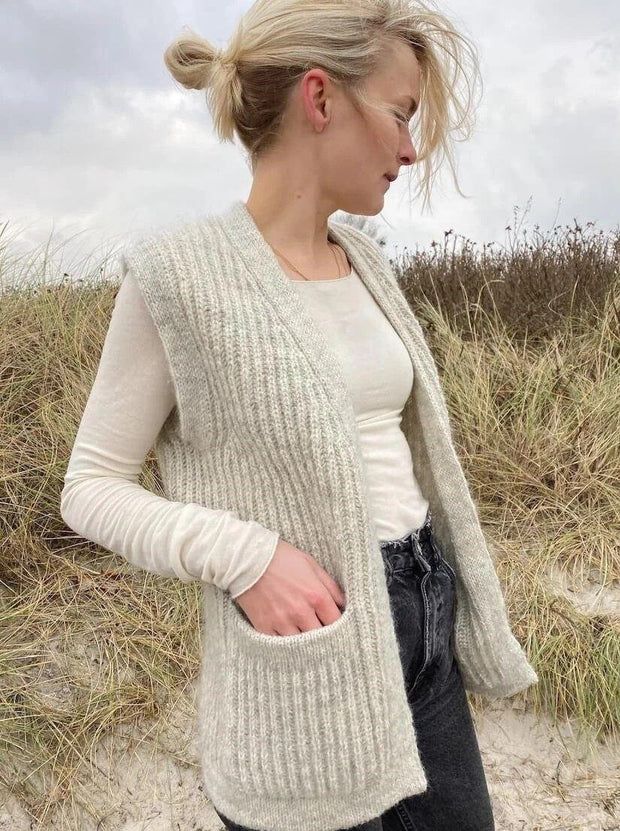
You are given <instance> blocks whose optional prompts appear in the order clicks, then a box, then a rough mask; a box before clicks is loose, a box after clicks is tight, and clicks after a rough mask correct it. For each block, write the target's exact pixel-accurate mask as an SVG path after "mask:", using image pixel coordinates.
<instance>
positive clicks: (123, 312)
mask: <svg viewBox="0 0 620 831" xmlns="http://www.w3.org/2000/svg"><path fill="white" fill-rule="evenodd" d="M174 406H175V394H174V386H173V383H172V378H171V375H170V370H169V366H168V364H167V359H166V355H165V352H164V349H163V346H162V344H161V340H160V338H159V335H158V333H157V330H156V328H155V325H154V322H153V320H152V318H151V316H150V314H149V311H148V308H147V306H146V304H145V302H144V300H143V298H142V296H141V293H140V290H139V287H138V285H137V283H136V281H135V280H134V279H133V278H132V274H131V272H130V271H129V272H127V273H126V275H125V277H124V279H123V282H122V283H121V287H120V289H119V291H118V294H117V296H116V302H115V306H114V309H113V312H112V316H111V319H110V324H109V328H108V331H107V334H106V338H105V342H104V346H103V350H102V353H101V358H100V362H99V366H98V370H97V374H96V377H95V381H94V383H93V386H92V389H91V392H90V395H89V398H88V401H87V403H86V407H85V409H84V412H83V415H82V419H81V421H80V425H79V428H78V431H77V435H76V438H75V443H74V446H73V449H72V452H71V457H70V460H69V464H68V467H67V471H66V474H65V477H64V487H63V490H62V493H61V498H60V513H61V516H62V518H63V520H64V521H65V522H66V523H67V525H68V526H69V527H70V528H72V529H73V530H74V531H76V532H77V533H78V534H80V535H81V536H83V537H85V538H87V539H90V540H92V541H93V542H96V543H97V544H98V545H101V546H103V547H104V548H107V549H109V550H110V551H113V552H115V553H116V554H120V555H122V556H123V557H125V558H126V559H127V560H128V561H129V562H131V563H133V564H134V565H136V566H137V567H138V568H141V569H144V570H146V571H150V572H153V573H155V574H160V575H162V576H163V577H178V578H179V579H180V580H182V581H184V582H189V581H191V580H201V581H203V582H208V583H214V584H215V585H217V586H219V587H220V588H221V589H223V590H227V591H229V592H230V593H231V595H232V597H236V596H237V595H239V594H241V592H243V591H245V590H246V589H248V588H250V587H251V586H253V585H254V583H255V582H257V581H258V579H259V578H260V577H261V576H262V574H263V573H264V571H265V570H266V569H267V567H268V565H269V563H270V562H271V558H272V556H273V554H274V552H275V547H276V545H277V543H278V540H279V535H278V534H277V533H275V532H274V531H271V530H269V529H267V528H265V527H264V526H262V525H260V524H259V523H257V522H253V521H249V522H248V521H245V520H242V519H240V518H239V517H238V516H236V515H235V514H234V513H233V512H231V511H224V510H213V509H210V508H207V507H205V506H202V505H198V504H195V503H182V502H174V501H171V500H168V499H165V498H164V497H162V496H158V495H157V494H154V493H152V492H151V491H148V490H146V489H145V488H143V487H142V486H141V485H139V484H138V476H139V473H140V471H141V469H142V466H143V464H144V460H145V458H146V456H147V454H148V451H149V449H150V448H151V447H152V446H153V444H154V442H155V439H156V438H157V435H158V433H159V430H160V429H161V427H162V425H163V424H164V422H165V420H166V418H167V417H168V415H169V413H170V411H171V410H172V408H173V407H174Z"/></svg>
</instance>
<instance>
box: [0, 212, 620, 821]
mask: <svg viewBox="0 0 620 831" xmlns="http://www.w3.org/2000/svg"><path fill="white" fill-rule="evenodd" d="M510 230H512V229H510ZM535 230H536V233H535V234H534V237H533V239H531V240H530V239H528V237H527V232H526V233H525V234H524V237H525V239H524V241H521V240H520V239H516V238H515V239H514V240H512V241H511V243H510V244H509V245H508V246H506V247H504V248H499V249H498V248H495V247H494V246H493V245H485V246H483V248H482V251H481V252H480V251H479V250H477V247H476V245H475V244H473V243H471V242H470V241H468V240H464V241H463V243H462V244H461V245H460V246H457V244H456V239H457V238H456V235H454V233H453V232H452V231H447V232H446V234H445V238H444V240H443V244H434V245H432V246H431V247H430V250H423V251H417V252H416V253H415V254H412V253H410V252H409V253H407V254H405V255H404V256H403V257H402V258H401V259H399V260H398V261H393V265H394V267H395V270H396V271H397V274H398V276H399V279H400V281H401V285H402V287H403V290H404V292H405V294H406V296H407V297H408V300H409V302H410V303H411V305H412V307H413V309H414V311H415V312H416V314H417V316H418V319H419V320H420V322H421V323H422V325H423V327H424V328H425V330H426V333H427V337H428V340H429V344H430V346H431V348H432V350H433V353H434V355H435V358H436V361H437V364H438V367H439V371H440V374H441V376H442V379H443V385H444V390H445V393H446V398H447V401H448V406H449V409H450V413H451V416H452V423H453V427H454V435H455V441H456V442H457V445H458V450H459V454H460V457H461V460H462V462H463V465H464V468H465V470H466V474H467V477H468V481H469V483H470V485H471V488H472V493H473V495H474V498H475V500H476V503H477V505H478V508H479V512H480V515H481V519H482V521H483V525H484V528H485V533H486V534H487V536H488V538H489V540H490V541H492V550H493V552H494V556H495V557H496V564H497V568H498V573H499V574H500V579H501V580H502V584H503V587H504V590H505V593H506V598H507V606H508V608H509V613H510V617H511V621H512V624H513V627H514V630H515V632H516V634H517V636H518V637H519V639H520V641H521V642H522V643H523V645H524V646H525V648H526V649H527V651H528V654H529V656H530V658H531V660H532V662H533V663H534V665H535V667H536V669H537V671H538V673H539V677H540V683H539V684H538V685H536V686H535V687H533V688H531V689H530V690H528V691H527V692H526V693H524V694H523V698H524V699H525V700H526V701H527V702H528V704H530V705H531V706H532V707H534V708H536V709H539V710H544V711H546V712H548V713H551V714H552V715H554V716H556V717H558V718H561V717H563V716H565V715H568V716H573V717H576V718H577V719H578V720H579V723H580V724H582V725H583V727H584V729H587V730H588V731H591V734H592V736H593V737H596V736H599V735H602V734H614V735H615V734H616V733H617V729H618V720H619V715H620V683H619V675H618V672H619V669H618V668H619V667H620V639H619V637H618V635H619V628H620V623H619V620H618V616H617V614H616V613H615V611H614V608H613V606H610V607H609V608H608V609H605V608H603V610H602V611H601V610H599V611H597V612H596V613H592V612H591V611H590V612H589V611H588V610H587V609H584V608H583V607H579V606H578V605H576V604H575V603H572V602H571V601H570V599H569V598H568V597H566V596H564V595H563V594H562V593H559V592H558V591H557V588H556V586H555V585H554V584H553V582H552V581H551V579H550V575H551V574H552V570H553V567H554V566H555V567H560V568H561V569H562V570H563V571H564V572H566V573H570V574H572V575H573V576H575V577H577V578H578V577H580V576H581V577H582V578H584V579H585V578H586V577H589V578H590V579H596V580H598V581H599V582H600V586H601V592H603V593H608V595H609V597H613V593H614V591H617V590H618V586H619V584H620V454H619V452H618V450H619V436H620V430H619V429H618V412H620V312H619V309H620V297H619V295H620V290H619V286H620V272H619V255H620V238H619V235H618V233H617V232H615V233H604V232H602V231H598V232H597V231H596V230H595V229H594V224H593V223H587V224H586V226H585V228H582V227H580V226H578V225H577V224H575V227H566V228H565V229H561V228H560V227H559V226H556V228H555V229H553V232H552V233H551V234H550V235H547V236H543V235H541V234H540V233H539V229H538V228H536V229H535ZM0 237H1V235H0ZM48 254H49V249H47V248H46V249H45V251H43V252H42V253H41V256H40V257H39V258H36V257H31V258H27V257H26V258H25V257H20V258H12V257H11V248H10V246H9V245H1V246H0V286H2V290H1V294H0V392H1V395H0V420H1V421H0V427H1V429H2V435H3V441H2V443H1V446H0V524H1V525H0V533H1V535H2V555H1V557H0V581H1V583H0V788H4V789H5V790H6V791H12V792H13V793H14V794H16V795H18V796H19V799H20V800H21V802H22V804H24V805H25V806H27V808H28V810H29V812H30V813H31V815H32V816H33V817H34V818H36V820H37V821H38V822H39V823H45V822H46V821H47V820H51V818H52V817H54V816H55V814H56V813H57V811H58V810H59V809H60V807H61V806H63V805H64V804H65V803H66V802H67V800H75V801H76V804H80V805H82V806H84V807H85V809H86V810H87V811H88V810H89V781H90V776H91V774H92V771H93V767H92V766H93V765H96V761H95V751H96V749H97V747H98V746H99V744H100V742H101V740H102V739H103V738H105V737H110V736H116V735H119V736H120V735H124V734H127V731H131V730H133V729H134V728H135V729H138V730H140V732H141V733H144V734H145V737H144V740H146V741H149V740H151V741H154V739H153V735H152V734H151V733H150V731H152V730H153V726H154V725H158V724H160V723H161V722H162V720H165V719H166V718H167V715H168V714H169V712H170V711H171V709H174V708H175V707H179V706H180V707H186V708H188V707H189V704H188V700H189V697H188V695H187V690H188V688H189V685H190V684H191V682H192V681H193V680H194V679H195V678H196V676H197V673H198V668H199V660H200V628H199V613H200V600H201V597H200V586H199V584H197V583H193V584H181V583H180V582H179V581H175V580H168V579H163V578H159V577H157V576H154V575H151V574H147V573H145V572H138V571H136V570H135V569H134V568H133V567H131V566H130V565H129V564H128V563H126V562H125V561H124V560H123V559H122V558H121V557H118V556H116V555H113V554H111V553H110V552H107V551H104V550H101V549H100V548H98V547H97V546H96V545H94V544H93V543H90V542H89V541H87V540H84V539H82V538H80V537H77V536H76V535H75V534H74V533H73V532H72V531H71V529H69V528H67V527H66V526H65V525H64V523H63V521H62V519H61V517H60V514H59V497H60V491H61V488H62V483H63V482H62V480H63V475H64V472H65V469H66V464H67V460H68V456H69V453H70V451H71V447H72V443H73V438H74V435H75V431H76V429H77V424H78V422H79V419H80V417H81V413H82V410H83V407H84V404H85V401H86V398H87V395H88V392H89V390H90V387H91V384H92V381H93V379H94V375H95V372H96V369H97V363H98V357H99V354H100V350H101V347H102V344H103V339H104V337H105V333H106V330H107V324H108V320H109V316H110V314H111V310H112V306H113V302H114V298H115V293H116V290H117V288H118V279H113V278H117V277H118V275H117V274H115V273H114V269H113V268H108V267H107V259H106V261H105V262H104V264H103V265H97V267H96V268H95V269H94V270H91V271H90V272H89V271H88V269H85V270H84V272H83V273H82V274H81V276H80V277H79V278H77V279H76V278H75V276H71V275H70V274H68V273H67V272H64V273H61V274H60V275H54V279H52V278H51V277H52V276H51V274H49V273H48V272H49V271H50V269H49V261H48ZM42 258H44V261H42ZM109 259H110V260H111V259H112V258H109ZM16 271H19V274H16ZM41 275H45V276H44V277H43V278H42V277H41ZM58 276H60V277H62V279H60V280H57V279H56V278H57V277H58ZM16 277H19V279H16ZM141 484H143V485H144V486H145V487H147V488H150V489H152V490H154V491H156V492H158V493H162V490H161V482H160V479H159V474H158V471H157V468H156V465H155V460H154V457H153V456H152V455H150V456H149V458H148V459H147V463H146V465H145V468H144V471H143V474H142V478H141ZM472 701H473V703H474V705H475V704H476V697H475V696H473V697H472ZM168 750H169V752H170V753H171V754H175V753H179V749H178V746H171V747H169V748H168ZM93 811H94V809H93Z"/></svg>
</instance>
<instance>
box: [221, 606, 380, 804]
mask: <svg viewBox="0 0 620 831" xmlns="http://www.w3.org/2000/svg"><path fill="white" fill-rule="evenodd" d="M226 602H229V603H233V604H234V601H233V600H232V599H230V596H229V595H228V596H226V601H225V603H226ZM235 605H236V604H235ZM224 618H225V630H226V678H225V680H224V682H223V689H224V705H223V707H222V722H221V724H220V725H219V730H218V736H217V749H216V753H217V756H218V765H219V768H220V772H221V774H222V775H223V776H225V777H226V778H228V779H231V780H234V781H235V782H237V783H238V784H239V787H240V789H241V790H243V791H244V792H249V793H255V794H257V795H261V794H262V795H265V796H269V797H273V798H295V797H303V796H311V797H315V796H320V795H321V794H327V793H329V792H330V791H332V790H337V791H339V792H340V793H353V792H354V791H355V790H358V789H360V788H362V787H364V785H365V784H366V783H368V782H369V781H370V780H372V779H374V778H376V777H377V776H379V775H380V774H381V772H382V771H383V770H385V767H386V764H387V760H388V759H389V755H390V747H391V745H390V735H389V730H387V720H388V719H387V712H386V706H387V705H386V699H387V696H386V694H385V691H384V688H383V684H382V683H376V679H381V680H382V679H383V677H384V676H383V672H382V667H381V666H379V665H378V664H379V658H378V656H375V655H373V654H372V653H371V651H370V650H371V647H369V648H368V652H367V654H365V653H364V650H363V649H362V644H363V643H369V644H371V643H372V642H373V640H372V638H371V637H370V634H371V633H369V632H365V633H362V631H361V630H360V629H358V626H360V625H362V626H363V623H364V621H363V619H362V616H361V615H359V613H358V610H357V609H356V608H355V607H353V606H352V604H351V602H350V601H349V604H348V605H347V606H346V607H345V609H344V611H343V613H342V615H341V616H340V617H339V618H338V620H337V621H335V622H334V623H332V624H329V625H327V626H323V627H321V628H320V629H313V630H311V631H309V632H301V633H298V634H297V635H282V636H281V635H265V634H264V633H262V632H258V631H257V630H256V629H254V627H253V626H252V625H251V623H250V622H249V621H248V620H247V618H246V617H245V615H243V613H242V612H241V610H240V609H239V608H235V609H234V610H233V609H232V608H227V609H226V608H225V614H224ZM364 635H365V637H364ZM372 662H374V663H376V664H377V666H376V667H375V668H374V669H373V671H370V670H369V665H370V664H371V663H372ZM370 678H373V679H375V683H374V685H373V684H371V683H370V681H369V679H370Z"/></svg>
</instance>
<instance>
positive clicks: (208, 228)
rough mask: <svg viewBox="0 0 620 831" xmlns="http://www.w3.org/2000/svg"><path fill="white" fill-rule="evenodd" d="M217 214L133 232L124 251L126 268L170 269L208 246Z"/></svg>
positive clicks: (137, 269) (147, 271) (215, 227)
mask: <svg viewBox="0 0 620 831" xmlns="http://www.w3.org/2000/svg"><path fill="white" fill-rule="evenodd" d="M218 220H219V217H218V215H217V214H207V215H204V216H200V217H192V218H190V219H187V218H183V219H179V220H176V221H175V222H172V223H169V224H168V225H166V226H164V227H160V228H157V229H150V230H147V231H142V232H140V233H139V234H136V235H134V236H133V237H132V238H131V239H130V240H129V241H128V242H127V243H126V244H125V245H124V247H123V249H122V251H121V255H120V258H121V267H122V269H123V271H126V270H129V269H130V270H132V271H133V272H138V273H140V272H142V273H152V271H153V270H155V269H157V268H161V267H162V266H164V267H166V268H168V269H170V268H174V266H175V265H180V264H182V263H183V262H184V261H185V260H186V259H187V258H188V257H192V256H193V254H194V253H195V250H196V249H197V248H198V247H202V248H204V247H205V243H208V240H209V237H210V235H212V234H213V233H214V232H215V230H216V229H217V227H218Z"/></svg>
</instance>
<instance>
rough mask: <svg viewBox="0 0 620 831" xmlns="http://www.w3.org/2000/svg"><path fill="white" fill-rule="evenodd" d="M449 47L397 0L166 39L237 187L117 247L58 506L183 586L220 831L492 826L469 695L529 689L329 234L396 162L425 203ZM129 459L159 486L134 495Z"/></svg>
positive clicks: (384, 293) (474, 546)
mask: <svg viewBox="0 0 620 831" xmlns="http://www.w3.org/2000/svg"><path fill="white" fill-rule="evenodd" d="M461 40H463V39H462V38H461V36H459V35H457V33H456V32H455V31H454V29H453V28H452V27H451V25H450V24H449V22H448V21H447V20H446V18H445V17H443V16H441V15H440V14H439V13H437V12H435V11H432V10H429V9H428V8H426V7H425V6H424V5H422V4H421V3H413V2H397V0H393V1H391V0H385V1H384V2H369V0H330V1H329V2H326V1H325V0H312V2H307V1H306V0H259V2H256V3H255V4H254V5H253V6H252V7H251V8H250V9H249V10H248V11H247V13H246V14H245V15H244V17H243V18H242V20H241V22H240V24H239V27H238V28H237V30H236V32H235V34H234V36H233V38H232V41H231V44H230V46H229V48H228V49H227V50H226V51H225V52H219V51H217V50H216V49H214V48H213V47H212V46H211V45H210V44H209V43H207V42H206V41H204V40H202V39H201V38H200V37H199V36H198V35H195V34H193V33H192V34H190V35H184V36H182V37H181V38H179V39H178V40H177V41H176V42H175V43H174V44H173V45H172V46H171V47H170V48H169V49H168V51H167V52H166V56H165V59H166V64H167V66H168V67H169V69H170V70H171V72H172V74H173V76H174V77H175V78H176V79H177V80H178V81H180V82H181V83H182V84H184V85H185V86H186V87H189V88H194V89H202V88H205V89H207V90H208V95H209V97H210V102H211V108H212V113H213V118H214V123H215V126H216V129H217V131H218V134H219V135H220V137H221V138H223V139H225V140H226V139H231V138H232V137H233V135H234V134H236V135H238V136H239V138H240V140H241V142H242V144H243V146H244V147H245V148H246V150H247V151H248V152H249V155H250V161H251V167H252V173H253V183H252V189H251V192H250V196H249V198H248V200H247V202H242V201H240V200H237V201H235V202H234V203H233V204H232V205H229V206H227V207H226V208H225V209H224V210H223V211H222V212H221V213H219V214H212V215H209V216H206V217H201V218H200V219H194V220H190V221H184V222H182V223H180V224H179V225H178V226H176V227H174V228H171V229H168V230H165V231H159V232H157V233H153V234H150V235H146V236H144V237H143V238H142V239H140V240H138V241H137V242H135V243H134V244H133V245H132V246H130V247H128V249H127V250H126V252H125V254H124V255H123V258H122V265H123V273H124V280H123V283H122V285H121V288H120V291H119V293H118V295H117V301H116V305H115V308H114V312H113V315H112V320H111V322H110V327H109V331H108V334H107V337H106V342H105V345H104V349H103V353H102V356H101V362H100V366H99V371H98V373H97V377H96V380H95V383H94V385H93V389H92V391H91V395H90V397H89V400H88V403H87V406H86V409H85V411H84V415H83V418H82V421H81V424H80V428H79V431H78V435H77V437H76V441H75V447H74V449H73V453H72V457H71V460H70V463H69V467H68V470H67V475H66V477H65V482H66V484H65V488H64V490H63V497H62V504H61V512H62V515H63V517H64V519H65V520H66V522H67V523H68V524H69V525H70V526H71V527H72V528H74V529H75V530H76V531H78V532H79V533H81V534H83V535H84V536H86V537H88V538H90V539H92V540H95V541H96V542H98V543H100V544H101V545H103V546H105V547H106V548H108V549H110V550H112V551H116V552H118V553H120V554H122V555H124V556H125V557H127V558H128V559H129V560H130V561H131V562H133V563H135V564H136V565H138V566H139V567H140V568H144V569H147V570H149V571H152V572H156V573H158V574H162V575H166V576H176V577H178V578H179V579H181V580H186V581H189V580H195V579H198V580H200V581H201V582H202V585H203V590H204V605H203V613H204V633H203V644H204V647H203V663H202V671H201V677H200V696H199V707H198V718H197V725H196V726H197V732H198V736H199V748H200V756H201V763H202V774H203V779H204V787H205V791H206V793H207V795H208V796H209V798H210V799H211V801H212V804H213V806H214V807H215V809H216V811H217V813H218V814H219V816H220V817H221V819H222V820H223V821H224V823H225V825H226V827H227V828H230V829H266V831H335V830H336V829H344V828H352V827H355V828H359V829H365V831H379V829H384V831H385V830H388V829H389V831H392V830H393V829H413V828H415V829H434V830H435V831H438V829H445V830H446V831H447V829H451V831H452V830H453V829H459V831H465V829H471V830H472V831H473V829H476V831H487V829H492V828H493V827H494V824H493V814H492V809H491V804H490V799H489V794H488V790H487V786H486V781H485V777H484V771H483V768H482V763H481V758H480V753H479V749H478V745H477V741H476V735H475V732H474V728H473V723H472V717H471V712H470V709H469V706H468V701H467V697H466V690H471V691H474V692H477V693H481V694H484V695H486V696H488V697H490V698H497V697H505V696H510V695H513V694H514V693H516V692H518V691H520V690H523V689H525V688H527V687H528V686H530V685H531V684H533V683H536V681H537V680H538V678H537V675H536V673H535V671H534V669H533V668H532V666H531V665H530V664H529V663H528V660H527V657H526V655H525V653H524V652H523V650H522V648H521V646H520V644H519V643H518V641H517V640H516V639H515V637H514V635H513V634H512V632H511V629H510V625H509V621H508V618H507V613H506V609H505V604H504V598H503V595H502V592H501V588H500V584H499V581H498V578H497V575H496V573H495V570H494V567H493V563H492V560H491V557H490V554H489V551H488V549H487V547H486V544H485V538H484V535H483V532H482V529H481V527H480V523H479V521H478V516H477V511H476V508H475V506H474V504H473V502H472V500H471V496H470V494H469V490H468V486H467V483H466V481H465V477H464V475H463V471H462V469H461V466H460V463H459V461H458V459H457V457H456V454H455V451H454V446H453V443H452V437H451V432H450V422H449V418H448V413H447V409H446V405H445V400H444V397H443V394H442V391H441V386H440V381H439V377H438V374H437V371H436V368H435V365H434V361H433V358H432V355H431V353H430V351H429V349H428V347H427V345H426V343H425V340H424V336H423V332H422V329H421V327H420V326H419V324H418V322H417V320H416V318H415V316H414V315H413V313H412V311H411V309H410V308H409V306H408V304H407V302H406V300H405V298H404V296H403V294H402V292H401V291H400V289H399V287H398V284H397V281H396V278H395V275H394V273H393V271H392V269H391V267H390V265H389V262H388V261H387V260H386V258H385V257H384V256H383V254H382V252H381V250H380V248H379V246H378V245H377V244H376V243H375V242H374V241H373V240H372V239H371V238H370V237H369V236H368V235H366V234H364V233H363V232H361V231H359V230H357V229H355V228H353V227H352V226H350V225H347V224H342V223H337V222H333V221H329V217H330V215H331V214H332V213H334V211H336V210H337V209H342V210H344V211H347V212H349V213H351V214H360V215H374V214H376V213H378V212H379V211H380V210H381V208H382V205H383V199H384V195H385V192H386V191H387V189H388V187H389V185H388V181H387V178H386V176H387V177H389V178H393V177H395V176H396V175H397V174H398V172H399V170H400V168H401V167H402V166H411V165H413V164H414V163H415V162H416V161H417V162H418V163H420V162H422V161H423V162H424V164H425V175H424V179H423V182H424V185H425V187H426V189H427V192H428V184H429V181H430V174H431V172H432V171H431V163H432V159H433V157H434V155H435V153H436V151H437V149H438V148H443V149H448V145H447V138H448V133H449V130H450V129H452V125H451V124H450V118H449V105H450V104H452V105H453V106H455V107H456V109H457V110H460V113H461V116H466V115H467V113H466V111H465V110H464V109H462V108H461V106H460V103H459V100H458V98H457V96H456V92H455V88H454V78H453V77H452V75H451V66H450V62H449V60H448V57H447V56H450V55H452V57H453V59H454V62H455V65H456V66H459V67H460V66H462V60H461V57H462V56H461V54H460V45H459V42H460V41H461ZM414 112H416V113H418V114H419V121H420V124H421V141H420V145H421V152H420V154H419V155H417V154H416V150H415V149H414V146H413V143H412V135H411V132H410V124H409V121H410V118H411V116H412V115H413V113H414ZM461 123H463V119H462V120H461ZM153 445H154V446H155V451H156V454H157V458H158V462H159V467H160V471H161V475H162V481H163V484H164V491H165V498H163V497H161V496H157V495H155V494H152V493H149V492H148V491H146V490H145V489H143V488H141V487H140V486H139V485H138V484H137V481H136V479H137V475H138V473H139V471H140V467H141V464H142V462H143V461H144V458H145V456H146V453H147V452H148V450H149V448H150V447H151V446H153ZM431 515H432V522H431Z"/></svg>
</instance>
